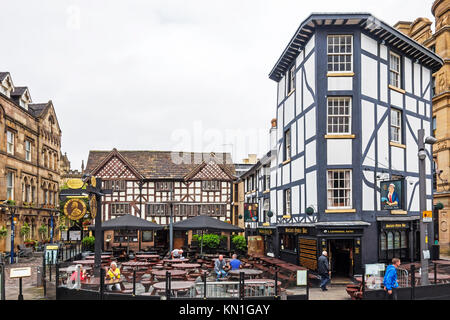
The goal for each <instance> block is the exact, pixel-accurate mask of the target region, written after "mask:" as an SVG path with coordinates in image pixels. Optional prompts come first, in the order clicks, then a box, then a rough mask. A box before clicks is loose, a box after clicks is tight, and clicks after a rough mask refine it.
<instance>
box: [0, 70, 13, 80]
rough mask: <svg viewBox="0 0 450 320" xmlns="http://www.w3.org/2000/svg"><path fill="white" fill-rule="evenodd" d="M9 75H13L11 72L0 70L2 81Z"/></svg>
mask: <svg viewBox="0 0 450 320" xmlns="http://www.w3.org/2000/svg"><path fill="white" fill-rule="evenodd" d="M7 76H11V75H10V74H9V72H0V81H3V80H5V78H6V77H7Z"/></svg>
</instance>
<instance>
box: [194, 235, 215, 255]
mask: <svg viewBox="0 0 450 320" xmlns="http://www.w3.org/2000/svg"><path fill="white" fill-rule="evenodd" d="M199 241H201V237H199ZM219 244H220V239H219V236H218V235H217V234H205V235H203V247H204V248H206V251H208V252H213V251H215V250H216V249H217V247H219Z"/></svg>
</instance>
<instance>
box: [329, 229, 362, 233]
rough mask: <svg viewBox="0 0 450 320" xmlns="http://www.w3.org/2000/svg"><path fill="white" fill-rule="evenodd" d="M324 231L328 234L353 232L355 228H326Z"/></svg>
mask: <svg viewBox="0 0 450 320" xmlns="http://www.w3.org/2000/svg"><path fill="white" fill-rule="evenodd" d="M323 233H328V234H353V233H355V230H353V229H324V230H323Z"/></svg>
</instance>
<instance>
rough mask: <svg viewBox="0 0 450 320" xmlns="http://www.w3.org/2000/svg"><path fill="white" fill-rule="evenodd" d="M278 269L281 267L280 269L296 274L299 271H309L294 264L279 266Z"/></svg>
mask: <svg viewBox="0 0 450 320" xmlns="http://www.w3.org/2000/svg"><path fill="white" fill-rule="evenodd" d="M278 267H280V269H285V270H288V271H291V272H296V271H297V270H307V269H306V268H304V267H300V266H297V265H295V264H292V263H283V264H278Z"/></svg>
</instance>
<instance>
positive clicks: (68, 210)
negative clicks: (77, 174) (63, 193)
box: [64, 199, 86, 220]
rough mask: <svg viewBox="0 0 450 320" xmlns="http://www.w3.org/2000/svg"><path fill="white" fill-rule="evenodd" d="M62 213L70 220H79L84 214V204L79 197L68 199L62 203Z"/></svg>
mask: <svg viewBox="0 0 450 320" xmlns="http://www.w3.org/2000/svg"><path fill="white" fill-rule="evenodd" d="M64 214H65V215H66V216H67V217H68V218H69V219H70V220H79V219H81V218H83V217H84V215H85V214H86V204H85V203H84V201H83V200H80V199H70V200H69V201H67V202H66V204H65V205H64Z"/></svg>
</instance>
